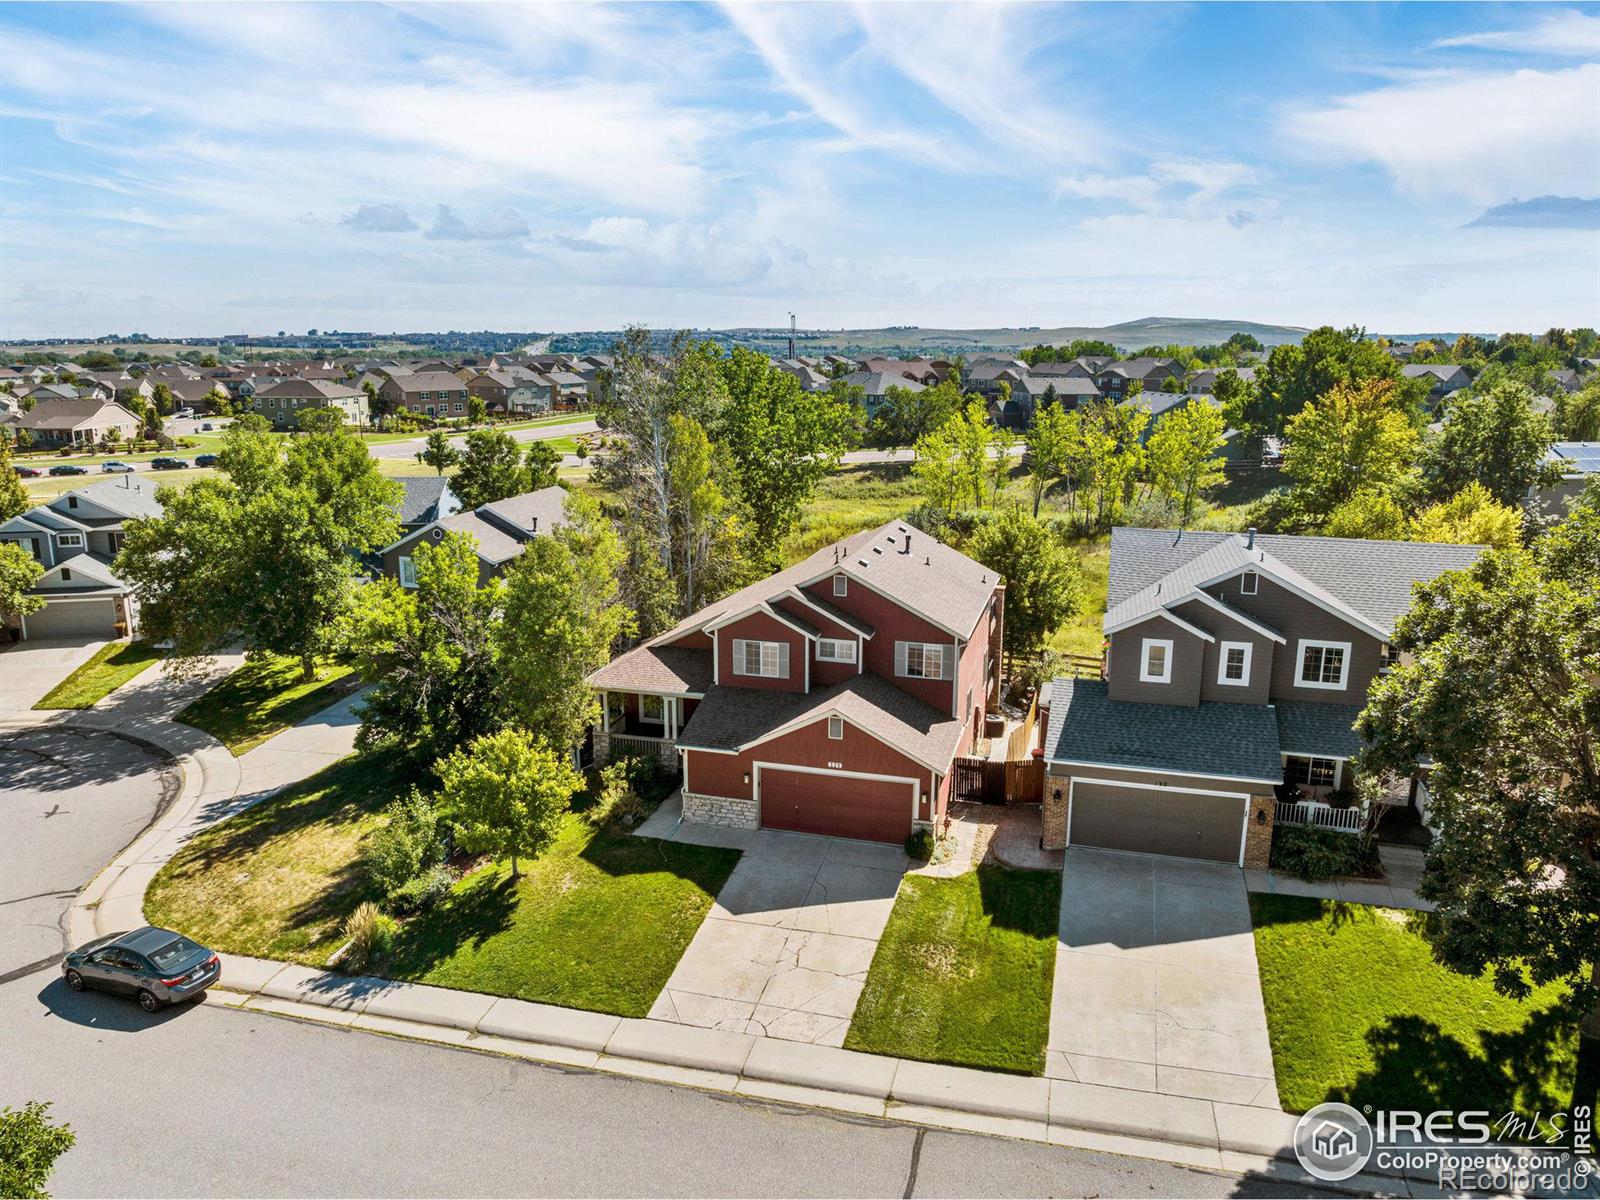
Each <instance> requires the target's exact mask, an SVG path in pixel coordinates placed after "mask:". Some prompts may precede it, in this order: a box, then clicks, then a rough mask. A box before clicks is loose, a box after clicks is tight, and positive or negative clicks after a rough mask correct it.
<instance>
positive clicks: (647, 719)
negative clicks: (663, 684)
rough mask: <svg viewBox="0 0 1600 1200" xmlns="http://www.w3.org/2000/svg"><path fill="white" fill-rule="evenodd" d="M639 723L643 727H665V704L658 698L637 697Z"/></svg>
mask: <svg viewBox="0 0 1600 1200" xmlns="http://www.w3.org/2000/svg"><path fill="white" fill-rule="evenodd" d="M639 721H640V723H642V724H645V725H665V724H666V723H667V702H666V701H665V700H663V699H662V698H661V697H660V696H648V695H641V696H640V697H639Z"/></svg>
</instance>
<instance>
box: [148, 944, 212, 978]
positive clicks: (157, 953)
mask: <svg viewBox="0 0 1600 1200" xmlns="http://www.w3.org/2000/svg"><path fill="white" fill-rule="evenodd" d="M199 951H200V947H199V946H197V945H196V944H195V943H194V942H191V941H190V940H189V939H188V938H186V937H181V938H178V939H177V940H176V941H172V942H168V943H167V944H166V945H165V946H163V947H161V949H159V950H152V951H151V952H150V961H151V962H152V963H154V964H155V968H156V970H158V971H169V970H171V969H172V968H173V967H175V966H177V965H178V964H179V963H181V962H182V961H183V960H184V959H186V958H190V957H193V956H194V955H195V954H197V953H199Z"/></svg>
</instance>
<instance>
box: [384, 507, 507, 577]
mask: <svg viewBox="0 0 1600 1200" xmlns="http://www.w3.org/2000/svg"><path fill="white" fill-rule="evenodd" d="M435 528H437V529H443V530H447V531H448V532H450V533H467V534H471V535H472V537H473V538H474V539H476V541H477V543H478V545H477V553H478V557H479V558H481V559H483V560H484V562H487V563H491V564H493V565H494V566H499V565H500V564H501V563H503V562H509V561H511V560H512V559H513V558H515V557H516V556H517V555H519V554H521V553H522V540H521V539H520V538H515V537H512V536H511V534H509V533H507V532H506V531H505V530H503V529H501V528H500V527H499V526H498V525H491V524H490V523H489V522H488V521H485V520H484V519H483V518H482V517H480V516H479V515H478V514H477V512H476V511H473V512H459V513H454V514H452V515H451V516H448V517H440V518H439V519H438V520H437V521H434V522H431V523H430V524H428V525H424V526H423V527H422V528H421V529H418V530H414V531H413V532H411V533H408V534H407V535H406V536H405V537H404V538H402V539H401V541H408V540H410V539H412V538H417V537H419V536H423V535H426V534H427V532H428V531H429V530H430V529H435Z"/></svg>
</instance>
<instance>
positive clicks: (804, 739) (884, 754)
mask: <svg viewBox="0 0 1600 1200" xmlns="http://www.w3.org/2000/svg"><path fill="white" fill-rule="evenodd" d="M683 758H684V772H685V773H684V782H683V786H684V790H685V791H690V792H698V793H700V794H701V795H705V796H729V797H732V798H734V799H737V800H748V799H751V797H752V785H751V784H750V783H746V782H745V777H746V776H747V775H749V776H751V777H752V779H753V777H754V775H755V766H754V764H755V763H757V762H767V763H786V764H790V765H792V766H797V767H821V768H832V769H833V770H841V771H859V772H863V773H865V774H869V775H894V776H904V777H907V778H914V779H916V780H917V781H918V784H919V792H920V795H921V799H920V801H919V804H918V812H917V817H918V819H919V820H924V821H926V820H931V819H932V818H931V817H930V816H929V810H928V798H929V791H930V790H931V788H932V786H933V777H932V772H930V771H929V770H928V768H927V767H924V766H923V765H922V764H921V763H918V762H916V761H914V760H913V759H910V758H907V757H906V756H905V755H904V754H901V753H900V752H899V751H898V750H896V749H895V748H894V747H892V746H887V745H885V744H884V743H883V742H880V741H878V740H877V739H876V738H874V737H872V736H871V735H869V734H866V733H863V732H862V731H861V730H859V729H857V728H856V727H855V726H853V725H851V724H850V723H849V722H848V721H846V722H845V726H844V737H843V739H841V740H839V741H834V740H833V739H832V738H830V737H829V736H828V722H827V720H826V719H823V720H820V721H818V722H816V723H815V724H814V725H808V726H806V727H804V728H802V729H797V730H795V731H794V732H793V733H786V734H784V735H783V736H782V737H780V738H774V739H773V740H772V741H770V742H763V743H761V745H759V746H752V747H750V749H748V750H745V751H744V752H742V753H740V754H708V753H706V752H705V751H703V750H685V751H684V752H683Z"/></svg>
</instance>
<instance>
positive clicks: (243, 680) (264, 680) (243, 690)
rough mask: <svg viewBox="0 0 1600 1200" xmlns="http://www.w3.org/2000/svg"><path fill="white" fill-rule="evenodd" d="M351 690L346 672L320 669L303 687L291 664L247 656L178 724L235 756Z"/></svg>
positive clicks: (180, 717) (351, 681) (352, 683)
mask: <svg viewBox="0 0 1600 1200" xmlns="http://www.w3.org/2000/svg"><path fill="white" fill-rule="evenodd" d="M354 686H355V679H354V677H353V676H351V675H350V668H349V667H343V666H336V665H334V664H331V663H325V664H323V665H322V666H320V667H319V668H318V669H317V677H316V678H315V679H313V680H311V681H309V682H307V681H304V680H302V679H301V678H300V663H299V662H298V661H297V660H296V659H292V658H283V657H280V656H278V655H275V654H258V655H252V656H251V658H250V659H249V661H247V662H246V663H245V664H244V666H242V667H240V668H239V669H238V670H237V671H235V672H234V673H233V674H232V675H229V676H228V677H227V678H226V679H224V680H223V681H222V682H221V683H219V684H217V686H216V687H214V688H212V689H211V690H210V691H209V692H207V693H206V694H205V695H203V696H201V697H200V698H199V699H198V700H196V701H194V702H193V703H192V704H190V705H189V706H188V707H187V708H185V709H184V710H183V711H182V712H181V713H179V714H178V720H180V721H182V722H184V723H185V724H187V725H193V726H194V727H195V728H196V729H203V730H205V731H206V732H207V733H209V734H210V735H211V736H212V737H214V738H216V739H217V740H218V741H219V742H221V743H222V744H223V745H225V746H226V747H227V748H228V749H229V750H231V751H233V753H234V754H235V755H239V754H243V753H244V752H245V751H247V750H251V749H254V748H255V747H256V746H259V745H260V744H261V743H262V742H264V741H266V740H267V739H268V738H270V737H272V736H273V735H274V734H277V733H282V732H283V731H284V730H285V729H287V728H289V726H291V725H293V724H296V723H297V722H299V721H303V720H304V719H305V718H306V717H309V716H310V715H311V714H312V713H315V712H319V711H321V710H322V709H324V708H327V707H328V705H330V704H332V703H334V702H335V701H336V700H340V699H342V698H343V697H345V696H347V695H349V694H350V692H351V691H352V690H353V688H354Z"/></svg>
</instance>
